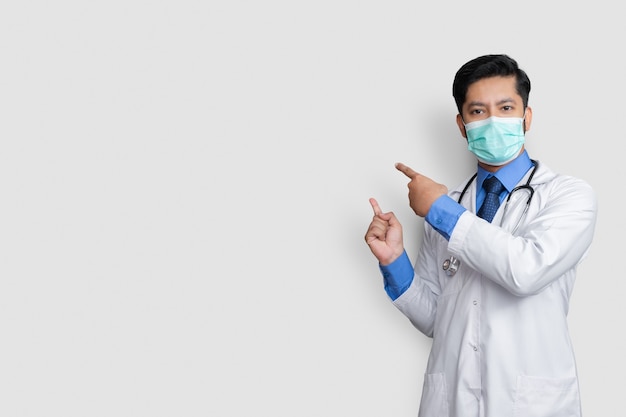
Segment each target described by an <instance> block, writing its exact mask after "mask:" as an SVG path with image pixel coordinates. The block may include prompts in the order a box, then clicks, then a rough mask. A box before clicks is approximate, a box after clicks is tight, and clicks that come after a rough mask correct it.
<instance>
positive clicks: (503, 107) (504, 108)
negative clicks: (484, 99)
mask: <svg viewBox="0 0 626 417" xmlns="http://www.w3.org/2000/svg"><path fill="white" fill-rule="evenodd" d="M502 110H503V111H512V110H513V106H502Z"/></svg>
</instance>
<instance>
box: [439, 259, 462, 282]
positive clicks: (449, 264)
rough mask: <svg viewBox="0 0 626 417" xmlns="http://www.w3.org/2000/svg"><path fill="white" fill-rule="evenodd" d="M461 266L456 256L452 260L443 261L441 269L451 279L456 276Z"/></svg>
mask: <svg viewBox="0 0 626 417" xmlns="http://www.w3.org/2000/svg"><path fill="white" fill-rule="evenodd" d="M460 264H461V261H459V260H458V259H457V258H455V257H454V256H451V257H450V258H448V259H446V260H445V261H443V265H441V268H442V269H443V270H444V271H445V272H446V275H447V276H449V277H451V276H452V275H454V274H456V271H457V270H458V269H459V265H460Z"/></svg>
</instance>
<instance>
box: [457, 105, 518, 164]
mask: <svg viewBox="0 0 626 417" xmlns="http://www.w3.org/2000/svg"><path fill="white" fill-rule="evenodd" d="M465 133H466V135H467V149H469V151H470V152H472V153H473V154H474V155H476V158H478V160H479V161H480V162H482V163H485V164H489V165H496V166H500V165H504V164H506V163H507V162H510V161H512V160H513V159H515V158H516V157H517V154H518V153H519V151H520V149H522V145H524V118H523V117H495V116H492V117H489V118H487V119H484V120H479V121H477V122H471V123H468V124H466V125H465Z"/></svg>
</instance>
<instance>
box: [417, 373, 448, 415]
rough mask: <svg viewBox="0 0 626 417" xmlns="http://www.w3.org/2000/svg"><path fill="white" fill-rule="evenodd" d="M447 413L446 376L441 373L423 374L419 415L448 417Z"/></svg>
mask: <svg viewBox="0 0 626 417" xmlns="http://www.w3.org/2000/svg"><path fill="white" fill-rule="evenodd" d="M448 413H449V412H448V398H447V389H446V376H445V375H444V374H443V373H440V374H426V375H424V387H423V389H422V401H421V402H420V412H419V417H449V414H448Z"/></svg>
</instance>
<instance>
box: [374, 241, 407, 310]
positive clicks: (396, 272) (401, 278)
mask: <svg viewBox="0 0 626 417" xmlns="http://www.w3.org/2000/svg"><path fill="white" fill-rule="evenodd" d="M378 267H379V268H380V272H382V274H383V281H384V284H385V291H386V292H387V295H388V296H389V298H391V299H392V300H395V299H396V298H398V297H400V296H401V295H402V294H403V293H404V292H405V291H406V290H407V288H409V287H410V286H411V282H413V275H414V273H415V272H414V271H413V265H412V264H411V261H410V260H409V256H408V255H407V253H406V251H404V252H403V253H402V255H400V257H399V258H398V259H396V260H395V261H393V262H392V263H390V264H389V265H385V266H383V265H380V264H378Z"/></svg>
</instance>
